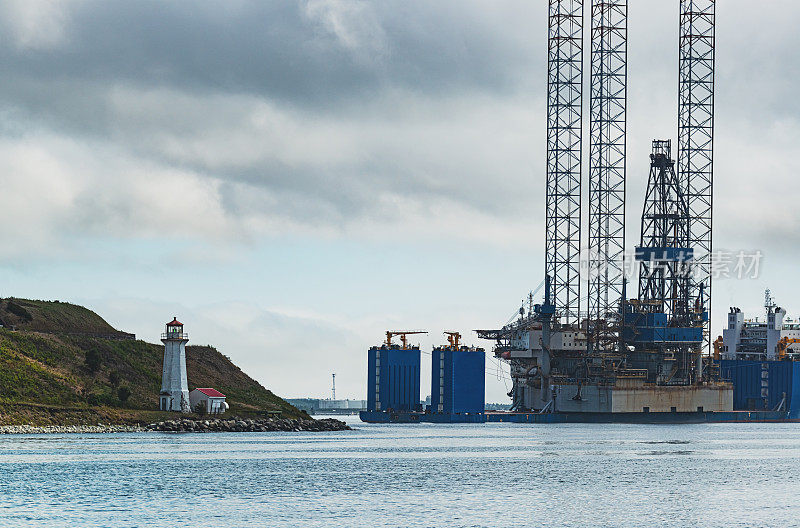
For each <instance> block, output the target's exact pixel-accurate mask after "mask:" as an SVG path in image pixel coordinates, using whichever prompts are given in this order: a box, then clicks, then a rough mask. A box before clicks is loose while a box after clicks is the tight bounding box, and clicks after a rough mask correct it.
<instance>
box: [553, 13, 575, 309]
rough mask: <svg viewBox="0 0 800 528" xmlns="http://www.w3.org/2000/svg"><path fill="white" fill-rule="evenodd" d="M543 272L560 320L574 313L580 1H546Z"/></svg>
mask: <svg viewBox="0 0 800 528" xmlns="http://www.w3.org/2000/svg"><path fill="white" fill-rule="evenodd" d="M549 2H550V6H549V17H548V28H549V30H548V57H547V70H548V71H547V197H546V201H547V213H546V216H547V220H546V233H545V273H546V275H548V276H550V277H551V278H552V298H553V303H554V304H555V308H556V311H557V313H560V314H561V317H562V322H565V323H577V322H578V319H579V314H580V248H581V147H582V142H581V141H582V137H581V135H582V134H581V132H582V127H583V114H582V105H583V90H582V87H583V2H582V0H549Z"/></svg>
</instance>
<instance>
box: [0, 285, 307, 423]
mask: <svg viewBox="0 0 800 528" xmlns="http://www.w3.org/2000/svg"><path fill="white" fill-rule="evenodd" d="M0 321H1V322H2V325H3V328H2V329H0V403H3V405H2V406H0V424H2V423H20V422H24V421H29V420H33V421H37V422H45V423H59V422H71V423H74V422H76V421H81V420H84V421H85V420H88V421H92V420H94V419H95V418H96V419H98V420H106V421H120V422H135V421H150V420H154V419H158V418H159V417H162V416H164V415H167V414H168V413H161V412H159V411H155V410H154V409H156V408H157V405H158V392H159V390H160V389H161V367H162V359H163V350H164V349H163V346H162V345H161V344H152V343H146V342H144V341H136V340H133V339H130V338H129V336H128V335H127V334H124V333H123V332H119V331H117V330H116V329H114V328H113V327H112V326H111V325H109V324H108V323H107V322H106V321H105V320H103V318H102V317H100V316H99V315H97V314H96V313H94V312H92V311H91V310H88V309H86V308H84V307H81V306H76V305H72V304H68V303H62V302H58V301H52V302H51V301H30V300H24V299H0ZM186 363H187V373H188V381H189V388H190V390H191V389H193V388H195V387H214V388H216V389H218V390H220V391H221V392H222V393H224V394H225V395H226V396H227V402H228V404H229V405H230V407H231V408H230V411H229V412H230V414H232V415H233V414H249V413H259V412H264V411H280V412H281V413H282V415H283V416H285V417H292V418H294V417H300V416H303V413H301V412H300V411H298V410H297V409H295V408H294V407H292V406H291V405H290V404H289V403H287V402H286V401H284V400H282V399H281V398H279V397H277V396H275V395H274V394H273V393H272V392H270V391H269V390H267V389H265V388H264V387H262V386H261V385H260V384H259V383H258V382H256V381H255V380H253V379H252V378H250V377H249V376H248V375H247V374H245V373H244V372H242V370H241V369H239V367H237V366H236V365H234V364H233V363H232V362H231V361H230V360H229V359H228V358H227V357H226V356H224V355H222V354H221V353H220V352H219V351H217V350H216V349H215V348H213V347H209V346H189V347H187V349H186ZM65 417H69V418H68V419H67V418H65Z"/></svg>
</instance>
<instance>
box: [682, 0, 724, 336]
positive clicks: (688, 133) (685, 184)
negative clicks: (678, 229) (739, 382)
mask: <svg viewBox="0 0 800 528" xmlns="http://www.w3.org/2000/svg"><path fill="white" fill-rule="evenodd" d="M715 3H716V2H715V0H681V2H680V33H679V39H680V55H679V57H680V58H679V80H678V178H679V181H680V186H681V188H682V189H683V192H684V194H685V196H686V204H687V208H688V219H689V222H688V232H689V244H688V245H689V247H692V248H694V251H695V257H694V261H695V271H694V273H695V281H694V285H693V286H692V288H693V292H692V295H693V296H698V295H699V294H700V291H701V290H702V291H703V293H704V295H705V296H706V297H707V298H710V295H711V248H712V246H711V219H712V214H711V213H712V204H713V200H712V198H713V182H714V163H713V153H714V23H715ZM708 310H709V313H710V311H711V306H710V303H709V306H708ZM709 321H710V317H709V318H708V321H706V322H705V323H704V331H703V335H704V340H705V344H706V346H707V347H710V340H709V339H708V335H709ZM709 350H710V348H709Z"/></svg>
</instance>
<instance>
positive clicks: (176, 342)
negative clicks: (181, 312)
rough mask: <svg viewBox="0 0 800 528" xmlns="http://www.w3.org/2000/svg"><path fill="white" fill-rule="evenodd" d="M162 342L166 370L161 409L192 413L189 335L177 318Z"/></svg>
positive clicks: (164, 371)
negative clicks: (189, 375) (188, 380)
mask: <svg viewBox="0 0 800 528" xmlns="http://www.w3.org/2000/svg"><path fill="white" fill-rule="evenodd" d="M161 342H162V343H164V369H163V370H162V372H161V393H160V394H159V409H161V410H162V411H181V412H187V413H188V412H191V409H190V408H189V384H188V383H187V382H186V343H188V342H189V334H186V333H184V331H183V323H181V322H180V321H178V319H177V318H173V319H172V321H170V322H169V323H167V331H166V332H165V333H163V334H161Z"/></svg>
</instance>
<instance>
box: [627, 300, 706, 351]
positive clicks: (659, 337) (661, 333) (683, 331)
mask: <svg viewBox="0 0 800 528" xmlns="http://www.w3.org/2000/svg"><path fill="white" fill-rule="evenodd" d="M701 317H702V318H703V320H705V318H706V317H707V312H703V313H702V314H701ZM623 334H624V339H625V342H626V343H630V344H638V343H647V344H650V343H653V344H669V343H676V344H699V343H702V342H703V327H702V326H699V325H698V326H668V324H667V314H665V313H660V312H656V313H642V312H638V311H636V309H635V307H634V306H632V305H630V304H626V305H625V327H624V330H623Z"/></svg>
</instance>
